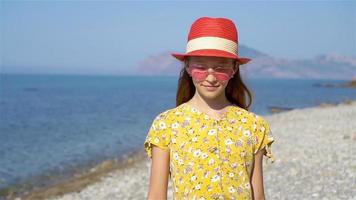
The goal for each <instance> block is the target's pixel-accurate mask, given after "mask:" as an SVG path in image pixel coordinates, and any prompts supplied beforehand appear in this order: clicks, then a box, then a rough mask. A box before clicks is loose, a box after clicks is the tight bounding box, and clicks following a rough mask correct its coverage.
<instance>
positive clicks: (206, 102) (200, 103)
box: [187, 93, 232, 111]
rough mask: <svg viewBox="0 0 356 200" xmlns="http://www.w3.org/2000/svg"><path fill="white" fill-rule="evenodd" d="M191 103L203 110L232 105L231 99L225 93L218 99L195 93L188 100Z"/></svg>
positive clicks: (214, 109)
mask: <svg viewBox="0 0 356 200" xmlns="http://www.w3.org/2000/svg"><path fill="white" fill-rule="evenodd" d="M187 103H189V104H190V105H192V106H194V107H196V108H199V109H201V110H206V111H208V110H211V111H220V110H223V109H224V108H226V107H227V106H230V105H232V104H231V102H229V100H227V98H226V97H225V96H224V95H223V96H222V97H221V98H218V99H206V98H203V97H201V96H200V95H197V93H195V95H194V96H193V97H192V98H191V99H190V100H189V101H188V102H187Z"/></svg>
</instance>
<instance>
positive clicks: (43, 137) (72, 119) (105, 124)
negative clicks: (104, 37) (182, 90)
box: [0, 74, 356, 191]
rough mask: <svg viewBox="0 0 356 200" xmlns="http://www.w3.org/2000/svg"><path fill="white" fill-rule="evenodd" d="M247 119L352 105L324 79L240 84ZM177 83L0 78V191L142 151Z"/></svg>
mask: <svg viewBox="0 0 356 200" xmlns="http://www.w3.org/2000/svg"><path fill="white" fill-rule="evenodd" d="M244 82H245V83H246V85H247V86H248V88H249V89H250V90H251V92H252V95H253V104H252V106H251V110H250V111H251V112H254V113H256V114H260V115H263V116H265V115H270V114H272V113H271V111H270V109H269V106H277V107H286V108H306V107H313V106H317V105H319V104H321V103H339V102H343V101H345V100H356V89H351V88H334V87H318V86H317V85H318V84H335V83H344V82H346V80H325V79H305V80H302V79H246V80H244ZM177 84H178V77H175V76H114V75H100V76H99V75H97V76H96V75H59V74H57V75H50V74H0V191H1V189H5V188H9V187H12V186H14V185H20V184H24V183H26V184H31V183H33V182H41V183H45V182H46V181H45V180H47V179H46V177H48V176H51V175H53V174H57V175H61V174H66V173H68V172H69V171H71V170H72V169H73V168H78V167H82V166H88V165H93V166H94V165H95V164H98V163H100V162H102V161H104V160H107V159H120V158H123V157H124V156H125V155H127V154H129V153H130V152H134V151H138V150H143V148H144V146H143V143H144V140H145V137H146V134H147V132H148V130H149V128H150V125H151V123H152V121H153V119H154V117H155V116H156V115H158V114H159V113H160V112H163V111H165V110H167V109H170V108H174V107H175V97H176V93H175V92H176V90H177Z"/></svg>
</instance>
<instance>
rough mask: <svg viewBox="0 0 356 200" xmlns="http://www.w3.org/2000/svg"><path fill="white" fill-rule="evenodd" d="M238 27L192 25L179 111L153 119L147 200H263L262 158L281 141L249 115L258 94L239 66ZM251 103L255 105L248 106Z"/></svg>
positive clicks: (207, 21)
mask: <svg viewBox="0 0 356 200" xmlns="http://www.w3.org/2000/svg"><path fill="white" fill-rule="evenodd" d="M237 45H238V35H237V29H236V27H235V24H234V23H233V22H232V21H231V20H230V19H227V18H211V17H202V18H199V19H197V20H196V21H195V22H194V23H193V24H192V26H191V29H190V32H189V35H188V43H187V48H186V53H185V54H177V53H173V54H172V55H173V56H174V57H175V58H177V59H179V60H180V61H182V63H183V64H184V68H183V69H182V70H181V72H180V77H179V85H178V91H177V96H176V105H177V106H176V107H175V108H171V109H168V110H166V111H164V112H161V113H159V114H158V115H157V117H156V118H155V119H154V120H153V123H152V126H151V128H150V129H149V132H148V134H147V137H146V140H145V142H144V147H145V150H146V153H147V155H148V157H149V158H151V159H152V163H151V174H150V184H149V192H148V199H152V200H161V199H167V186H168V179H169V178H171V180H172V187H173V188H172V189H173V197H174V199H178V200H181V199H189V200H191V199H264V188H263V168H262V160H263V155H265V156H267V158H270V159H271V160H272V162H273V161H274V160H275V159H274V157H273V155H272V153H271V149H270V147H271V144H272V143H273V141H274V139H273V137H272V134H271V130H270V127H269V124H268V122H267V121H266V120H265V119H264V118H262V117H261V116H259V115H257V114H254V113H252V112H250V111H249V106H250V105H251V101H252V98H251V93H250V91H249V90H248V88H247V87H246V85H245V84H244V83H243V82H242V79H241V77H240V72H239V67H240V65H243V64H246V63H247V62H249V61H250V60H251V59H249V58H242V57H239V56H238V54H237ZM247 96H248V98H249V102H247V101H246V97H247Z"/></svg>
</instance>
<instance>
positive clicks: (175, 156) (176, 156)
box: [173, 152, 179, 160]
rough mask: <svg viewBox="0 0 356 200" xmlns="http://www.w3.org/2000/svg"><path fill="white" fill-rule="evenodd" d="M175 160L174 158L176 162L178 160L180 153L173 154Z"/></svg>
mask: <svg viewBox="0 0 356 200" xmlns="http://www.w3.org/2000/svg"><path fill="white" fill-rule="evenodd" d="M173 158H174V160H178V158H179V156H178V153H177V152H176V153H173Z"/></svg>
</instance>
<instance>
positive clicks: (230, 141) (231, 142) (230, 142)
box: [225, 138, 234, 145]
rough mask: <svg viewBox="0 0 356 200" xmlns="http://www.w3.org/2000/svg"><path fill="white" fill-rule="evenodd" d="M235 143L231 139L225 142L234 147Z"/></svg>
mask: <svg viewBox="0 0 356 200" xmlns="http://www.w3.org/2000/svg"><path fill="white" fill-rule="evenodd" d="M233 143H234V142H233V141H232V140H231V138H229V139H227V140H225V145H232V144H233Z"/></svg>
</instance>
